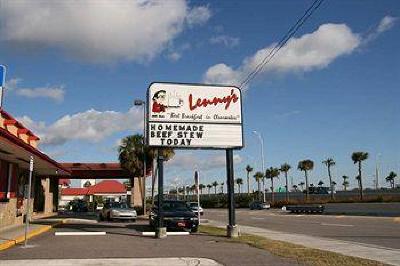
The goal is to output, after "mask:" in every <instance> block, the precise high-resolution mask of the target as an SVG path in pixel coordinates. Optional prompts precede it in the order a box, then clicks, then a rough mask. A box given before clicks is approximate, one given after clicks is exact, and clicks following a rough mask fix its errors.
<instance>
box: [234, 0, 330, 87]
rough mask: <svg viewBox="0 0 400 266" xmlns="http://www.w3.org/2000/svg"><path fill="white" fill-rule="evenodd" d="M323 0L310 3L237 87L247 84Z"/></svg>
mask: <svg viewBox="0 0 400 266" xmlns="http://www.w3.org/2000/svg"><path fill="white" fill-rule="evenodd" d="M323 1H324V0H315V1H314V2H313V3H312V5H311V6H310V7H309V8H308V9H307V10H306V11H305V12H304V14H303V15H302V16H301V17H300V18H299V19H298V20H297V22H296V23H295V24H294V25H293V26H292V27H291V28H290V29H289V30H288V31H287V32H286V34H285V35H284V36H283V37H282V39H281V40H280V41H279V42H278V43H277V44H276V45H275V46H274V48H273V49H272V50H271V51H270V52H269V53H268V54H267V55H266V56H265V57H264V59H263V60H262V61H261V62H260V63H259V64H258V65H257V66H256V67H255V68H254V69H253V70H252V71H251V72H250V73H249V74H248V75H247V76H246V78H245V79H244V80H243V81H242V82H241V83H240V86H239V88H242V87H244V86H245V85H246V84H248V83H249V82H250V81H251V80H252V79H254V78H255V76H256V75H257V74H258V73H259V72H260V71H261V70H262V69H263V68H264V66H265V65H266V64H268V63H269V62H270V61H271V59H272V58H273V57H274V56H275V54H276V53H277V52H278V51H279V50H280V49H281V48H282V47H284V46H285V45H286V43H287V42H288V41H289V40H290V38H292V37H293V35H294V34H295V33H296V32H297V31H298V29H300V27H301V26H303V24H304V23H305V22H306V21H307V20H308V19H309V18H310V17H311V15H312V14H313V13H314V12H315V10H317V9H318V8H319V7H320V5H321V4H322V2H323Z"/></svg>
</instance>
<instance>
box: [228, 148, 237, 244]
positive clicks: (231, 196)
mask: <svg viewBox="0 0 400 266" xmlns="http://www.w3.org/2000/svg"><path fill="white" fill-rule="evenodd" d="M226 179H227V180H226V181H227V182H226V183H227V187H228V208H229V224H228V226H227V236H228V237H231V238H233V237H238V236H239V230H238V228H237V226H236V221H235V188H234V174H233V150H232V149H227V150H226Z"/></svg>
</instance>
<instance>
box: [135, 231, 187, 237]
mask: <svg viewBox="0 0 400 266" xmlns="http://www.w3.org/2000/svg"><path fill="white" fill-rule="evenodd" d="M155 235H156V232H142V236H155ZM187 235H189V232H167V236H187Z"/></svg>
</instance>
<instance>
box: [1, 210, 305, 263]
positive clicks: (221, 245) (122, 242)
mask: <svg viewBox="0 0 400 266" xmlns="http://www.w3.org/2000/svg"><path fill="white" fill-rule="evenodd" d="M87 218H89V217H87ZM87 222H89V223H87ZM147 223H148V222H147V221H138V222H136V223H119V222H111V223H109V222H99V223H96V221H93V220H92V221H90V220H87V221H85V220H79V221H78V220H77V221H76V222H75V221H74V222H73V223H68V224H63V225H60V226H59V227H57V228H55V229H53V230H51V231H49V232H47V233H44V234H42V235H40V236H38V237H35V238H33V239H31V240H30V241H29V244H32V245H33V248H27V249H24V248H22V247H21V246H15V247H13V248H10V249H8V250H5V251H1V252H0V264H1V265H3V264H5V265H7V260H24V259H25V260H26V259H29V260H30V263H31V264H30V265H36V264H35V260H34V259H58V260H59V259H94V258H96V259H98V258H157V257H158V258H166V257H169V258H171V257H192V258H209V259H213V260H215V261H217V262H219V263H222V264H223V265H298V264H297V262H296V261H294V260H289V259H284V258H281V257H277V256H273V255H271V254H270V253H268V252H267V251H265V250H261V249H257V248H253V247H250V246H248V245H246V244H240V243H233V242H232V241H229V240H228V239H226V238H224V237H211V236H206V235H201V234H193V235H188V236H168V237H167V238H165V239H155V238H153V237H144V236H141V232H142V231H151V229H150V228H149V227H148V226H147ZM55 232H106V235H101V236H56V235H55ZM54 262H56V261H54Z"/></svg>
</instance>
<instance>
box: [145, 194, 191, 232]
mask: <svg viewBox="0 0 400 266" xmlns="http://www.w3.org/2000/svg"><path fill="white" fill-rule="evenodd" d="M162 215H163V221H164V224H163V225H164V227H166V228H167V229H183V230H185V231H190V232H197V230H198V227H199V219H198V218H197V215H196V214H195V213H193V211H192V210H191V209H190V208H189V207H188V205H187V204H186V202H184V201H179V200H166V201H164V202H163V205H162ZM149 222H150V226H151V227H153V228H155V227H156V226H157V224H158V207H157V202H156V203H155V207H154V208H152V210H151V212H150V215H149Z"/></svg>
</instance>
